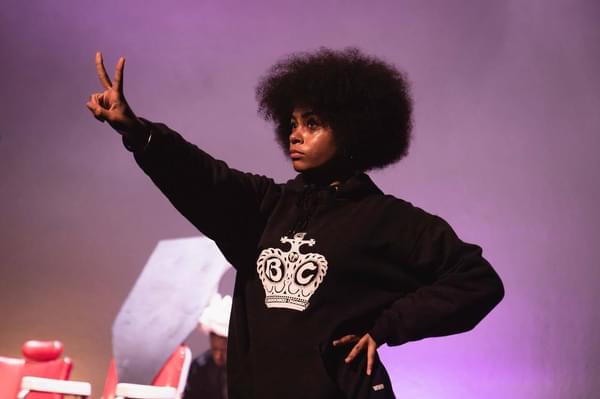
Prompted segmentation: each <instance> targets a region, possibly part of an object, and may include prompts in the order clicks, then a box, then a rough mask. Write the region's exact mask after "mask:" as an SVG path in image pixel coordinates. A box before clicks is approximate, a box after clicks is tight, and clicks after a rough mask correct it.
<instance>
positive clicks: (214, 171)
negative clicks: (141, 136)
mask: <svg viewBox="0 0 600 399" xmlns="http://www.w3.org/2000/svg"><path fill="white" fill-rule="evenodd" d="M145 122H146V123H147V124H148V126H149V128H150V129H151V138H150V141H149V143H148V145H147V146H146V147H145V148H144V149H143V150H141V151H138V152H135V153H134V155H135V159H136V161H137V163H138V165H139V166H140V167H141V168H142V170H143V171H144V172H145V173H146V174H147V175H148V176H149V177H150V178H151V179H152V181H153V182H154V184H156V186H157V187H158V188H159V189H160V190H161V191H162V192H163V193H164V194H165V196H166V197H167V198H168V199H169V201H171V203H172V204H173V205H174V206H175V208H177V210H178V211H179V212H180V213H181V214H182V215H183V216H185V217H186V218H187V219H188V220H189V221H190V222H191V223H192V224H193V225H194V226H195V227H196V228H197V229H198V230H200V231H201V232H202V233H203V234H205V235H206V236H207V237H209V238H210V239H212V240H214V241H215V242H216V243H217V245H218V246H219V248H220V249H221V251H222V252H223V254H224V255H225V257H226V258H227V259H228V260H229V261H230V262H231V263H232V264H233V265H234V266H235V267H237V266H238V265H239V264H240V262H242V261H243V259H248V258H247V256H251V257H253V256H255V251H256V243H257V241H258V239H259V237H260V234H261V232H262V229H263V227H264V224H265V220H266V217H267V212H268V206H267V204H266V202H267V201H266V200H265V198H267V197H268V196H269V194H270V193H271V194H272V193H273V192H274V191H276V190H277V185H276V184H275V183H274V182H273V181H272V180H271V179H269V178H267V177H264V176H258V175H253V174H250V173H243V172H240V171H237V170H235V169H232V168H229V167H228V166H227V164H226V163H225V162H223V161H219V160H216V159H214V158H213V157H211V156H210V155H208V154H207V153H206V152H204V151H202V150H201V149H199V148H198V147H196V146H195V145H193V144H191V143H189V142H187V141H186V140H185V139H183V138H182V137H181V136H180V135H179V134H178V133H177V132H175V131H173V130H171V129H169V128H168V127H167V126H166V125H164V124H160V123H150V122H148V121H145Z"/></svg>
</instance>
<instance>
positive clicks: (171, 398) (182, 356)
mask: <svg viewBox="0 0 600 399" xmlns="http://www.w3.org/2000/svg"><path fill="white" fill-rule="evenodd" d="M191 362H192V352H191V351H190V348H188V347H187V346H185V345H180V346H179V347H177V349H176V350H175V352H173V354H172V355H171V357H169V359H167V361H166V362H165V365H164V366H163V367H162V368H161V369H160V371H159V372H158V374H157V375H156V377H154V380H153V381H152V385H141V384H126V383H119V382H118V380H119V378H118V376H117V368H116V366H115V361H114V360H113V361H111V362H110V366H109V368H108V375H107V376H106V383H105V384H104V392H103V393H102V397H101V399H121V398H132V399H179V398H181V395H183V391H184V389H185V383H186V381H187V376H188V371H189V369H190V364H191Z"/></svg>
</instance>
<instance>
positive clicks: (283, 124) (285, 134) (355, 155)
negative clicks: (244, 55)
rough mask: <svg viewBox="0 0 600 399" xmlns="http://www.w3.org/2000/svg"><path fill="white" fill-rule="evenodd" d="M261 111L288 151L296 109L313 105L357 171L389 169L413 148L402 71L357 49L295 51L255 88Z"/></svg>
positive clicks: (270, 70)
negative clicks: (291, 120)
mask: <svg viewBox="0 0 600 399" xmlns="http://www.w3.org/2000/svg"><path fill="white" fill-rule="evenodd" d="M256 99H257V101H258V113H259V114H260V115H261V116H262V117H263V118H264V119H265V120H267V121H270V122H273V123H274V125H275V133H276V137H277V141H278V142H279V144H280V145H281V146H282V147H283V149H284V151H285V152H286V153H287V151H288V147H289V135H290V131H291V125H290V119H291V115H292V112H293V110H294V108H295V107H300V106H302V107H308V108H310V109H311V110H312V111H313V112H315V113H316V114H317V115H319V117H320V118H321V119H322V120H323V122H324V123H326V124H327V125H328V126H329V127H331V129H332V131H333V135H334V138H335V141H336V144H337V145H338V148H339V149H341V151H343V154H344V156H346V157H347V158H348V159H350V160H351V161H352V163H353V166H354V167H355V168H356V169H357V170H361V171H366V170H370V169H377V168H383V167H386V166H388V165H390V164H392V163H394V162H397V161H399V160H400V159H401V158H402V157H404V156H405V155H406V154H407V152H408V146H409V143H410V138H411V128H412V119H411V115H412V100H411V97H410V92H409V87H408V83H407V80H406V78H405V76H404V74H403V73H401V72H400V71H398V70H397V69H396V68H395V67H394V66H393V65H390V64H388V63H386V62H384V61H382V60H380V59H378V58H375V57H371V56H368V55H365V54H363V53H362V52H361V51H360V50H359V49H357V48H346V49H343V50H331V49H327V48H321V49H319V50H318V51H315V52H302V53H294V54H291V55H289V56H287V57H285V58H284V59H282V60H280V61H279V62H277V63H276V64H275V65H273V66H272V67H271V68H270V69H269V71H268V72H267V74H266V75H265V76H263V77H262V78H261V79H260V81H259V83H258V86H257V88H256Z"/></svg>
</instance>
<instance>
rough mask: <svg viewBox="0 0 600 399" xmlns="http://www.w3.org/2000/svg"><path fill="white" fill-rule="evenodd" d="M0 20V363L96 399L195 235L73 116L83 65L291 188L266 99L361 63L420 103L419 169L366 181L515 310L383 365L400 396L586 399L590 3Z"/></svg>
mask: <svg viewBox="0 0 600 399" xmlns="http://www.w3.org/2000/svg"><path fill="white" fill-rule="evenodd" d="M249 3H253V4H249ZM3 4H4V5H3V6H2V7H1V8H0V33H1V36H0V38H1V39H0V40H1V43H0V54H2V60H1V62H0V77H1V78H2V96H1V97H0V101H1V104H0V113H1V120H2V128H1V129H0V201H1V205H2V206H1V207H0V306H1V309H0V310H1V314H2V328H1V329H0V354H3V355H18V353H19V348H20V345H21V343H22V342H23V341H24V340H25V339H28V338H34V337H35V338H42V339H50V338H55V337H56V338H60V339H62V340H63V341H64V342H65V344H66V352H67V353H68V354H69V355H70V356H72V357H73V358H74V359H75V362H76V368H75V373H74V376H73V377H74V378H75V379H84V380H90V381H92V383H93V384H94V391H95V393H96V394H95V396H96V397H97V396H99V394H100V391H101V389H102V384H103V379H104V373H105V370H106V366H107V364H108V360H109V357H110V328H111V324H112V321H113V319H114V317H115V315H116V313H117V311H118V309H119V307H120V304H121V303H122V302H123V300H124V298H125V296H126V295H127V293H128V291H129V289H130V287H131V286H132V284H133V282H134V281H135V278H136V277H137V275H138V274H139V272H140V270H141V267H142V265H143V264H144V262H145V261H146V259H147V257H148V256H149V254H150V252H151V250H152V249H153V248H154V246H155V244H156V242H157V241H158V240H159V239H163V238H174V237H185V236H191V235H195V234H196V232H195V231H194V229H193V227H191V226H190V225H189V224H188V223H187V222H186V221H185V220H184V219H183V218H182V217H180V216H179V215H178V214H177V212H176V211H175V210H174V209H172V207H171V206H170V205H169V203H168V202H167V201H166V200H165V199H164V198H163V197H162V196H161V194H160V193H159V192H158V191H157V190H156V189H155V188H154V187H153V185H152V184H151V183H150V181H149V180H148V179H147V178H146V177H145V176H144V175H143V174H142V173H141V172H140V171H139V170H138V168H137V167H136V166H135V164H134V162H133V160H132V159H131V156H130V154H129V153H127V152H126V151H124V150H123V148H122V147H121V143H120V140H119V137H117V135H116V134H115V133H114V132H112V131H111V129H110V128H109V127H108V126H106V125H103V124H100V123H98V122H96V121H95V120H94V119H93V118H92V117H91V116H90V114H89V112H88V111H87V109H86V108H85V106H84V104H85V102H86V101H87V98H88V96H89V94H91V93H92V92H93V91H96V90H98V89H99V83H98V81H97V79H96V76H95V71H94V64H93V61H94V53H95V51H97V50H102V51H104V53H105V58H106V61H107V65H109V66H110V67H109V69H110V70H111V71H112V70H113V65H114V63H115V61H116V59H117V57H118V56H120V55H126V56H127V66H126V72H125V74H126V75H125V90H126V94H127V96H128V100H129V101H130V103H131V105H132V106H133V107H134V109H135V111H136V112H138V113H139V114H140V115H144V116H147V117H148V118H151V119H155V120H161V121H164V122H166V123H168V124H170V125H171V126H172V127H174V128H176V129H178V130H179V131H181V132H183V133H184V134H185V136H186V137H187V138H188V139H189V140H191V141H193V142H195V143H197V144H199V145H200V146H202V147H203V148H205V149H206V150H208V151H209V152H211V153H213V154H214V155H216V156H218V157H220V158H222V159H225V160H227V161H229V163H230V165H232V166H234V167H236V168H239V169H243V170H248V171H253V172H258V173H263V174H268V175H270V176H273V177H274V178H276V179H279V180H284V179H287V178H290V177H291V176H292V175H293V173H292V170H291V168H290V166H289V164H288V162H287V161H286V159H285V157H284V156H283V155H282V154H281V152H280V151H279V149H278V148H277V147H276V144H275V143H274V140H273V135H272V133H271V130H270V128H269V126H267V125H266V124H265V123H264V122H262V121H261V120H260V119H259V118H258V117H257V115H256V111H255V109H256V105H255V101H254V94H253V88H254V85H255V83H256V81H257V78H258V77H259V76H260V75H261V74H262V73H263V72H264V71H265V70H266V69H267V68H268V66H269V65H271V64H272V63H273V62H274V61H275V60H277V59H278V58H279V57H280V56H282V55H283V54H286V53H289V52H292V51H298V50H309V49H315V48H317V47H319V46H321V45H325V46H331V47H336V48H338V47H344V46H348V45H356V46H359V47H361V48H363V49H364V50H365V51H366V52H368V53H372V54H376V55H379V56H382V57H384V58H385V59H387V60H389V61H391V62H393V63H395V64H396V65H398V66H399V67H401V68H402V69H404V70H406V71H407V72H408V74H409V77H410V80H411V81H412V85H413V93H414V98H415V103H416V115H415V122H416V128H415V140H414V143H413V147H412V151H411V154H410V156H409V157H408V158H407V159H406V160H404V161H403V162H401V163H400V164H398V165H396V166H395V167H392V168H390V169H388V170H386V171H384V172H379V173H375V174H373V177H374V179H375V181H376V182H377V183H378V184H379V185H380V186H381V187H382V189H383V190H384V191H386V192H389V193H392V194H394V195H397V196H400V197H403V198H405V199H408V200H410V201H411V202H413V203H414V204H417V205H419V206H421V207H423V208H425V209H427V210H429V211H430V212H433V213H437V214H440V215H442V216H444V217H445V218H446V219H447V220H448V221H449V222H450V223H451V224H452V225H453V226H454V227H455V229H456V230H457V231H458V233H459V234H460V235H461V236H462V237H463V238H464V239H466V240H470V241H474V242H477V243H479V244H481V245H482V246H483V247H484V254H485V255H486V257H487V258H488V259H489V260H490V261H491V262H492V263H493V264H494V265H495V267H496V269H497V270H498V272H499V273H500V275H501V276H502V277H503V279H504V282H505V284H506V290H507V296H506V298H505V300H504V301H503V302H502V303H501V304H500V306H499V307H498V308H496V309H495V310H494V311H493V312H492V314H491V315H490V316H489V317H488V318H487V319H486V320H484V321H483V322H482V323H481V324H480V325H479V326H478V327H477V328H476V329H475V330H474V331H472V332H469V333H467V334H463V335H459V336H453V337H448V338H442V339H428V340H424V341H421V342H417V343H410V344H407V345H404V346H401V347H397V348H385V347H384V348H382V349H381V352H382V355H383V358H384V359H385V361H386V363H387V364H388V367H389V369H390V372H391V374H392V376H393V380H394V384H395V390H396V393H397V394H398V396H399V397H404V398H483V397H485V398H491V399H493V398H591V397H595V396H596V395H597V392H598V390H599V389H600V383H599V382H598V379H597V377H598V375H600V365H599V362H600V345H599V343H600V342H599V339H598V336H597V331H598V329H599V328H600V316H599V315H600V312H598V311H597V310H595V309H594V305H595V304H597V303H598V302H599V299H600V294H599V292H600V290H598V289H597V286H598V283H599V282H600V272H599V268H598V259H599V257H598V243H597V241H598V237H599V234H598V226H599V222H600V220H599V212H598V210H597V204H598V202H599V201H600V195H599V194H600V190H599V185H598V170H599V169H600V157H598V155H597V152H598V148H600V134H599V133H600V131H599V128H600V112H599V111H598V110H599V109H600V94H599V93H600V78H599V77H598V71H600V45H598V43H600V28H599V27H600V24H599V23H598V22H599V21H600V6H599V3H598V2H596V1H592V0H590V1H585V0H575V1H574V0H570V1H567V0H565V1H556V0H553V1H541V0H537V1H534V0H532V1H517V0H507V1H496V2H482V1H478V0H460V1H452V2H448V1H442V0H438V1H417V0H415V1H379V2H377V1H374V2H370V3H368V2H366V1H351V2H350V1H334V0H328V1H302V2H281V1H268V2H267V1H260V2H243V1H239V2H233V1H210V2H208V1H205V2H197V1H180V2H177V3H173V2H166V1H164V2H163V1H129V2H120V1H104V2H92V1H61V2H44V1H27V2H21V1H5V2H4V3H3ZM230 277H231V276H230ZM192 342H193V343H194V344H193V345H194V346H195V349H196V350H201V349H202V348H204V347H205V345H206V344H205V341H204V338H203V337H201V336H200V337H196V338H193V339H192Z"/></svg>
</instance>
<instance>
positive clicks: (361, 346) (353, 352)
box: [344, 337, 365, 363]
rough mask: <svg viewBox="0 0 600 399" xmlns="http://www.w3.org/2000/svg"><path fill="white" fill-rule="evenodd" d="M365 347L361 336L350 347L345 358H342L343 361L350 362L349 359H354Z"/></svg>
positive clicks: (363, 338)
mask: <svg viewBox="0 0 600 399" xmlns="http://www.w3.org/2000/svg"><path fill="white" fill-rule="evenodd" d="M364 347H365V337H362V338H361V339H360V340H359V341H358V342H357V343H356V345H354V347H353V348H352V350H351V351H350V352H349V353H348V356H346V359H344V361H345V362H346V363H350V362H351V361H353V360H354V358H355V357H356V355H358V354H359V353H360V352H361V351H362V350H363V349H364Z"/></svg>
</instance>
